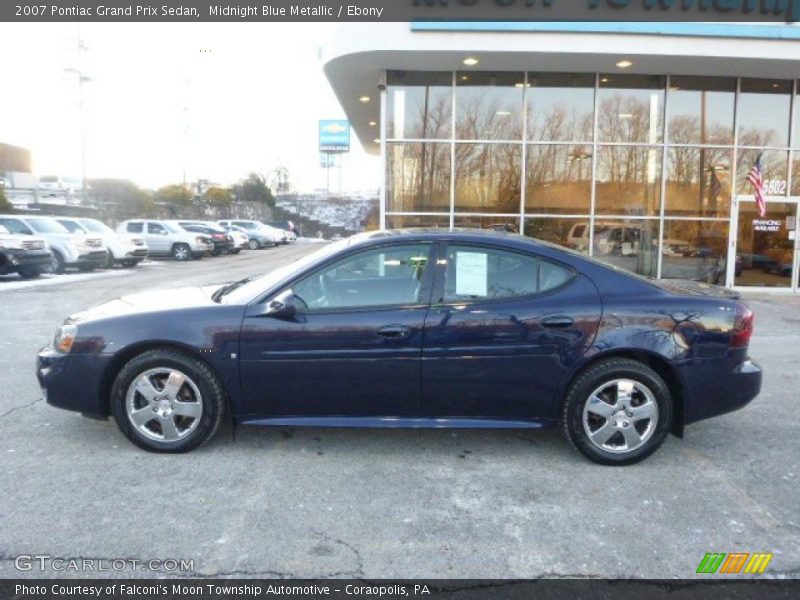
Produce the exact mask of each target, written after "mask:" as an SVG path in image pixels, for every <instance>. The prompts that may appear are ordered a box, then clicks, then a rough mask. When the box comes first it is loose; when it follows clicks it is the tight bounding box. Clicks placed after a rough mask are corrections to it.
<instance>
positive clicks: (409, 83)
mask: <svg viewBox="0 0 800 600" xmlns="http://www.w3.org/2000/svg"><path fill="white" fill-rule="evenodd" d="M452 78H453V76H452V73H406V72H404V71H394V72H391V73H389V74H388V76H387V81H388V82H389V86H388V87H387V109H388V110H387V121H388V122H387V126H388V128H387V136H388V137H389V138H390V139H392V138H394V139H448V138H449V137H450V135H451V131H452V120H453V119H452V115H453V85H452V83H453V79H452Z"/></svg>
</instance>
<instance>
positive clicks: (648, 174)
mask: <svg viewBox="0 0 800 600" xmlns="http://www.w3.org/2000/svg"><path fill="white" fill-rule="evenodd" d="M596 168H597V181H596V182H595V186H596V191H595V212H596V213H598V214H607V215H608V214H618V215H643V216H654V215H657V214H658V213H659V210H660V206H661V205H660V202H661V150H659V149H657V148H648V147H642V146H601V147H599V148H598V154H597V167H596Z"/></svg>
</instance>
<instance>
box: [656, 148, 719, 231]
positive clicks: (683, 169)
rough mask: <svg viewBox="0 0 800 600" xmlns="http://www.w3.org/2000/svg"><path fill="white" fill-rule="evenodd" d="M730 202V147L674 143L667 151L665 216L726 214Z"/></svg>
mask: <svg viewBox="0 0 800 600" xmlns="http://www.w3.org/2000/svg"><path fill="white" fill-rule="evenodd" d="M730 203H731V151H730V150H729V149H725V148H684V147H682V146H676V147H673V148H670V149H669V150H668V152H667V206H666V213H667V214H668V215H673V216H682V217H725V216H727V215H728V214H730Z"/></svg>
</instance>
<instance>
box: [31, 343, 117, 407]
mask: <svg viewBox="0 0 800 600" xmlns="http://www.w3.org/2000/svg"><path fill="white" fill-rule="evenodd" d="M109 360H110V358H109V357H106V356H104V355H102V354H62V353H61V352H56V351H55V350H53V349H52V348H43V349H42V350H41V351H40V352H39V354H38V356H37V359H36V378H37V379H38V380H39V385H40V386H41V388H42V392H43V396H44V399H45V401H46V402H47V403H48V404H49V405H51V406H55V407H57V408H63V409H65V410H74V411H77V412H81V413H85V414H87V415H92V416H98V417H104V416H107V415H108V413H109V411H108V403H107V402H106V398H102V397H101V395H100V391H101V386H102V378H103V373H104V372H105V369H106V367H107V366H108V361H109Z"/></svg>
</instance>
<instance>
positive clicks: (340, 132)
mask: <svg viewBox="0 0 800 600" xmlns="http://www.w3.org/2000/svg"><path fill="white" fill-rule="evenodd" d="M319 151H320V152H328V153H330V152H350V121H344V120H332V119H325V120H322V121H320V122H319Z"/></svg>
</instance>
